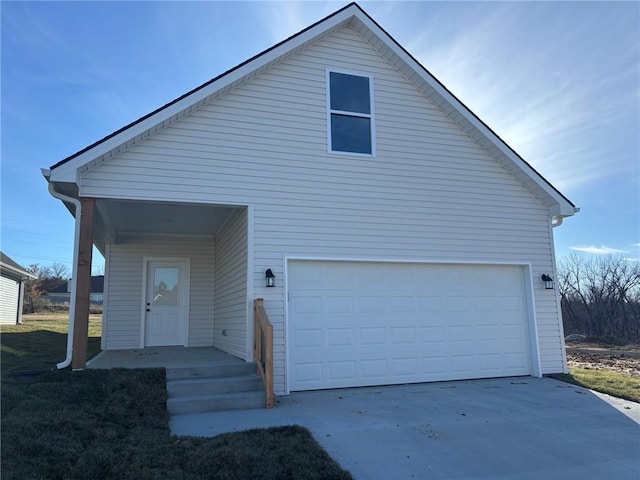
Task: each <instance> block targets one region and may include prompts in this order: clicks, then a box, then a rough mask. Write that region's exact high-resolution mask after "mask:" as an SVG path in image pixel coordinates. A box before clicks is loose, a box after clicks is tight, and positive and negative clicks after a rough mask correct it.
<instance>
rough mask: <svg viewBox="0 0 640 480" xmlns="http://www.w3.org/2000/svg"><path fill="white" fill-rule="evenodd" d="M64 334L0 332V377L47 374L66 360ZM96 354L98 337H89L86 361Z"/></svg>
mask: <svg viewBox="0 0 640 480" xmlns="http://www.w3.org/2000/svg"><path fill="white" fill-rule="evenodd" d="M66 351H67V334H66V333H58V332H52V331H51V330H29V331H25V332H3V333H2V335H1V336H0V365H1V368H2V375H3V376H4V375H6V374H8V373H15V372H23V371H32V370H51V369H53V368H55V366H56V363H58V362H62V361H63V360H64V359H65V357H66ZM99 351H100V337H89V341H88V344H87V355H88V358H90V357H92V356H94V355H96V354H97V353H98V352H99Z"/></svg>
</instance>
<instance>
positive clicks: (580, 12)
mask: <svg viewBox="0 0 640 480" xmlns="http://www.w3.org/2000/svg"><path fill="white" fill-rule="evenodd" d="M347 3H348V2H219V1H211V2H152V1H149V2H42V3H37V2H8V1H3V2H1V3H0V16H1V25H0V27H1V55H0V58H1V79H0V80H1V90H0V102H1V112H0V124H1V130H0V132H1V152H0V153H1V178H0V188H1V211H0V212H1V213H0V215H1V216H0V222H1V223H0V226H1V232H0V249H1V250H2V251H3V252H4V253H5V254H7V255H9V256H10V257H11V258H13V259H14V260H15V261H16V262H18V263H20V264H22V265H23V266H29V265H31V264H36V263H37V264H40V265H43V266H49V265H51V264H53V263H54V262H55V263H60V264H65V265H67V267H68V268H69V271H71V263H72V256H73V234H74V222H73V217H72V216H71V214H70V213H69V212H68V211H67V210H66V209H65V208H64V206H63V205H62V203H61V202H60V201H59V200H56V199H54V198H53V197H51V196H50V195H49V193H48V191H47V183H46V181H45V180H44V178H43V177H42V174H41V172H40V169H41V168H49V167H50V166H51V165H53V164H55V163H56V162H58V161H60V160H62V159H63V158H66V157H67V156H69V155H71V154H73V153H75V152H77V151H79V150H81V149H82V148H84V147H86V146H87V145H90V144H92V143H93V142H95V141H96V140H98V139H100V138H102V137H104V136H105V135H108V134H110V133H112V132H113V131H115V130H118V129H119V128H121V127H123V126H124V125H126V124H128V123H130V122H132V121H134V120H136V119H138V118H139V117H141V116H143V115H146V114H147V113H149V112H151V111H153V110H155V109H156V108H158V107H160V106H162V105H164V104H166V103H168V102H169V101H171V100H173V99H175V98H177V97H179V96H180V95H182V94H183V93H186V92H187V91H189V90H191V89H193V88H194V87H197V86H199V85H201V84H202V83H204V82H206V81H208V80H209V79H211V78H213V77H215V76H217V75H219V74H220V73H222V72H224V71H226V70H228V69H229V68H232V67H234V66H235V65H237V64H239V63H241V62H243V61H244V60H246V59H248V58H250V57H252V56H253V55H255V54H257V53H259V52H261V51H263V50H265V49H267V48H269V47H270V46H272V45H273V44H275V43H277V42H279V41H281V40H283V39H285V38H287V37H289V36H290V35H292V34H294V33H296V32H298V31H299V30H301V29H303V28H305V27H306V26H308V25H310V24H312V23H314V22H316V21H318V20H320V19H321V18H323V17H325V16H326V15H329V14H330V13H332V12H333V11H335V10H337V9H339V8H341V7H342V6H344V5H346V4H347ZM359 4H360V6H362V7H363V8H364V9H365V10H366V11H367V12H368V13H369V14H370V15H371V16H372V17H373V18H374V19H375V20H376V21H377V22H378V23H379V24H380V25H381V26H382V27H383V28H384V29H385V30H386V31H387V32H388V33H389V34H390V35H391V36H392V37H394V38H395V39H396V40H397V41H398V42H399V43H400V44H401V45H403V46H404V47H405V48H406V49H407V50H408V51H409V52H410V53H411V54H412V55H413V56H414V57H415V58H416V59H417V60H418V61H419V62H420V63H422V65H423V66H425V67H426V68H427V69H428V70H429V71H430V72H431V73H432V74H433V75H434V76H435V77H436V78H438V79H439V80H440V81H441V82H442V83H443V84H444V85H445V86H446V87H447V88H448V89H449V90H450V91H451V92H453V93H454V94H455V95H456V96H457V97H458V98H459V99H460V100H461V101H462V102H463V103H464V104H465V105H466V106H467V107H469V108H470V109H471V110H472V111H473V112H474V113H475V114H476V115H478V116H479V117H480V118H481V119H482V120H483V121H484V122H485V123H487V124H488V125H489V126H490V127H491V128H492V129H493V130H494V131H495V132H496V133H497V134H498V135H499V136H500V137H501V138H502V139H503V140H505V141H506V142H507V144H509V145H510V146H511V147H512V148H513V149H514V150H515V151H516V152H518V153H519V154H520V155H521V156H522V157H523V158H524V159H525V160H526V161H527V162H528V163H529V164H531V165H532V166H533V167H534V168H535V169H536V170H537V171H538V172H539V173H540V174H542V175H543V176H544V177H545V178H546V179H547V180H548V181H550V182H551V183H552V184H553V185H554V186H555V187H557V188H558V189H559V190H560V191H561V192H562V193H563V194H564V195H565V196H566V197H568V198H569V199H570V200H571V201H572V202H573V203H574V204H575V205H576V206H578V207H580V209H581V211H580V213H578V214H577V215H575V216H574V217H571V218H568V219H566V220H565V222H564V224H563V225H562V226H560V227H558V228H556V229H554V235H555V241H556V253H557V256H558V257H559V258H562V257H564V256H567V255H569V254H571V253H575V252H580V253H581V254H582V255H585V256H601V255H610V254H614V255H620V256H623V257H624V258H629V259H632V260H634V261H636V260H640V3H638V2H419V1H413V2H399V1H394V2H390V1H387V2H383V1H379V2H378V1H373V2H359ZM93 267H94V274H99V273H102V272H103V270H104V260H103V259H102V257H101V256H100V255H99V254H96V255H94V262H93Z"/></svg>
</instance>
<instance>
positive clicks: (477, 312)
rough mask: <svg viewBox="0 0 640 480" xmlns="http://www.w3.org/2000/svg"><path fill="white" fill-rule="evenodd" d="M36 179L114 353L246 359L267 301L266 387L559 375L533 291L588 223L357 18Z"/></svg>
mask: <svg viewBox="0 0 640 480" xmlns="http://www.w3.org/2000/svg"><path fill="white" fill-rule="evenodd" d="M469 81H473V79H470V80H469ZM514 108H516V107H514ZM43 173H44V174H45V176H46V178H47V180H48V181H49V182H50V190H51V191H52V193H53V194H54V196H57V197H58V198H61V199H62V200H63V201H65V203H66V204H67V206H68V207H69V209H70V210H71V211H74V208H76V209H80V211H81V212H82V217H81V219H79V218H78V217H79V216H78V215H77V214H76V221H77V222H79V225H80V227H79V228H80V231H81V234H80V238H81V240H80V248H79V250H80V252H81V253H80V256H79V259H78V262H79V263H78V264H79V265H82V264H83V262H84V263H86V261H84V260H83V257H82V251H85V252H90V245H89V243H88V242H90V241H91V239H92V241H93V242H94V243H95V245H96V246H97V247H98V249H99V250H100V251H101V252H103V254H104V256H105V261H106V264H105V271H106V275H105V303H104V321H103V332H102V348H103V349H105V350H116V349H136V348H143V347H146V346H158V345H184V346H185V347H200V346H211V345H213V346H215V347H217V348H219V349H221V350H224V351H225V352H229V353H230V354H232V355H235V356H237V357H240V358H242V359H246V360H247V361H251V359H252V346H253V312H252V304H253V300H254V299H255V298H264V304H265V308H266V311H267V313H268V315H269V318H270V320H271V322H272V323H273V326H274V344H275V345H274V350H275V354H274V356H275V358H274V362H275V390H276V393H277V394H286V393H288V392H290V391H294V390H307V389H319V388H332V387H347V386H359V385H378V384H395V383H406V382H423V381H435V380H451V379H468V378H484V377H502V376H518V375H535V376H539V375H542V374H545V373H553V372H563V371H566V359H565V354H564V345H563V337H564V335H563V330H562V322H561V317H560V305H559V298H558V294H557V291H556V290H553V289H546V288H545V284H544V282H543V281H542V280H541V277H542V275H549V276H550V277H555V259H554V240H553V228H554V227H555V226H558V225H560V224H561V223H562V221H563V219H564V218H565V217H569V216H572V215H574V214H575V213H576V212H577V211H578V209H577V208H576V207H575V206H574V205H573V204H572V203H571V202H570V201H569V200H568V199H567V198H565V197H564V196H563V195H562V194H561V193H560V192H559V191H558V190H556V189H555V188H554V187H553V186H552V185H551V184H550V183H549V182H548V181H546V180H545V179H544V178H543V177H542V176H541V175H540V174H539V173H538V172H536V171H535V170H534V169H533V168H532V167H531V166H530V165H529V164H528V163H526V162H525V161H524V160H523V159H522V158H521V157H520V156H518V154H517V153H515V152H514V151H513V150H512V149H510V148H509V147H508V146H507V145H506V144H505V143H504V142H503V141H502V140H501V139H500V138H499V137H498V136H497V135H496V134H495V133H494V132H493V131H492V130H491V129H489V127H487V126H486V125H485V124H484V123H483V122H482V121H481V120H479V119H478V118H477V117H476V116H475V115H474V114H473V113H472V112H470V111H469V109H467V108H466V107H465V106H464V105H463V104H462V103H461V102H460V101H459V100H458V99H457V98H455V97H454V96H453V95H452V94H451V93H450V92H449V91H448V90H447V89H446V88H445V87H444V86H443V85H442V84H440V83H439V82H438V81H437V80H436V79H435V78H434V77H433V76H432V75H431V74H430V73H429V72H428V71H427V70H425V69H424V68H423V67H422V66H421V65H420V64H419V63H418V62H417V61H416V60H415V59H414V58H413V57H412V56H411V55H410V54H409V53H408V52H407V51H406V50H404V49H403V48H402V47H401V46H400V45H399V44H398V43H397V42H396V41H395V40H394V39H393V38H391V37H390V36H389V35H388V34H387V33H386V32H385V31H384V30H383V29H382V28H381V27H380V26H379V25H378V24H377V23H376V22H375V21H374V20H373V19H372V18H370V17H369V16H368V15H367V14H366V13H365V12H364V11H363V10H362V9H361V8H360V7H359V6H358V5H355V4H350V5H348V6H347V7H345V8H343V9H341V10H339V11H337V12H335V13H334V14H332V15H330V16H328V17H327V18H325V19H323V20H321V21H319V22H318V23H316V24H314V25H312V26H310V27H308V28H307V29H305V30H303V31H301V32H300V33H298V34H296V35H294V36H292V37H290V38H289V39H287V40H285V41H283V42H281V43H279V44H277V45H275V46H274V47H272V48H270V49H268V50H266V51H265V52H263V53H261V54H259V55H257V56H255V57H253V58H251V59H250V60H248V61H246V62H244V63H242V64H240V65H238V66H237V67H235V68H233V69H231V70H229V71H227V72H225V73H224V74H222V75H220V76H218V77H216V78H214V79H213V80H211V81H209V82H207V83H206V84H204V85H202V86H200V87H198V88H196V89H194V90H192V91H191V92H188V93H187V94H185V95H183V96H182V97H180V98H178V99H176V100H174V101H173V102H171V103H169V104H167V105H165V106H163V107H161V108H159V109H158V110H156V111H154V112H152V113H150V114H149V115H147V116H145V117H143V118H141V119H139V120H137V121H135V122H133V123H132V124H130V125H128V126H126V127H124V128H122V129H121V130H118V131H117V132H114V133H113V134H111V135H109V136H107V137H105V138H103V139H102V140H99V141H97V142H96V143H94V144H93V145H91V146H89V147H87V148H86V149H84V150H82V151H80V152H78V153H76V154H74V155H72V156H70V157H69V158H66V159H64V160H62V161H61V162H59V163H57V164H55V165H53V166H52V167H51V169H50V170H44V171H43ZM78 199H80V202H78ZM73 204H75V205H76V206H75V207H74V206H73ZM82 232H84V237H83V233H82ZM82 238H85V240H84V243H83V240H82ZM86 239H89V240H86ZM268 270H270V273H271V272H272V273H273V274H274V275H275V279H274V283H275V285H274V286H273V287H272V288H270V287H267V280H266V279H265V272H267V271H268ZM74 355H75V351H74ZM80 365H81V363H80Z"/></svg>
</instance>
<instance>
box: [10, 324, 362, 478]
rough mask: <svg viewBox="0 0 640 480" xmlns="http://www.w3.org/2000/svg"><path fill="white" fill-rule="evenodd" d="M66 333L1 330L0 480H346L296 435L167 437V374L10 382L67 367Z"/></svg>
mask: <svg viewBox="0 0 640 480" xmlns="http://www.w3.org/2000/svg"><path fill="white" fill-rule="evenodd" d="M47 325H48V326H47ZM92 328H94V329H93V333H91V335H93V334H96V335H99V330H100V328H99V320H98V323H97V324H94V325H93V327H92ZM65 331H66V330H65V328H63V327H62V326H61V325H60V321H59V319H57V318H46V317H44V316H43V317H41V318H38V319H32V318H30V317H29V318H25V324H24V325H21V326H15V327H14V326H10V327H6V326H2V327H1V329H0V332H1V333H2V334H1V335H0V343H1V347H2V349H1V353H2V358H1V360H2V373H3V378H2V402H1V405H0V410H1V412H0V413H1V422H2V432H1V444H2V449H1V452H0V461H1V462H2V478H3V480H13V479H16V480H17V479H20V480H23V479H31V478H34V479H35V478H42V479H51V480H55V479H65V480H66V479H88V478H90V479H92V480H100V479H115V478H117V479H123V480H127V479H132V480H133V479H136V480H144V479H183V480H187V479H194V480H195V479H245V478H246V479H252V478H254V479H294V478H296V479H297V478H300V479H350V478H351V476H350V474H349V473H348V472H346V471H344V470H342V469H341V468H340V467H339V465H338V464H336V463H335V462H334V461H333V460H332V459H331V458H330V457H329V455H328V454H327V453H326V452H325V451H324V450H323V449H322V448H321V447H320V445H319V444H318V443H317V442H316V441H315V440H314V439H313V437H312V436H311V434H310V433H309V431H308V430H306V429H305V428H302V427H299V426H290V427H278V428H270V429H257V430H249V431H246V432H240V433H230V434H225V435H219V436H217V437H214V438H193V437H173V436H171V434H170V432H169V428H168V420H169V419H168V414H167V411H166V407H165V402H166V389H165V373H164V370H163V369H144V370H143V369H138V370H123V369H113V370H85V371H82V372H71V371H69V370H68V369H67V370H63V371H53V372H49V373H46V374H44V375H39V376H33V377H22V376H6V373H8V372H15V371H25V370H36V369H40V368H51V367H52V366H54V365H55V363H56V362H58V361H60V360H62V359H64V352H65V342H66V335H64V334H63V332H65ZM96 332H97V333H96ZM96 345H98V347H99V338H97V343H96ZM96 351H97V349H96ZM46 352H48V353H46ZM47 355H49V357H47Z"/></svg>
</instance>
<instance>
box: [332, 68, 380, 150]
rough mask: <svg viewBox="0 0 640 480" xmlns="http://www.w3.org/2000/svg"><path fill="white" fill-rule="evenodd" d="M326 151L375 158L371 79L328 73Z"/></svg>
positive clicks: (361, 76)
mask: <svg viewBox="0 0 640 480" xmlns="http://www.w3.org/2000/svg"><path fill="white" fill-rule="evenodd" d="M327 83H328V88H327V94H328V99H327V105H328V109H329V114H328V116H329V118H328V131H329V151H330V152H344V153H355V154H363V155H373V154H374V134H373V132H374V129H373V101H372V96H371V93H372V91H373V85H372V83H373V82H372V79H371V78H370V77H366V76H363V75H351V74H346V73H339V72H331V71H329V72H328V75H327Z"/></svg>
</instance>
